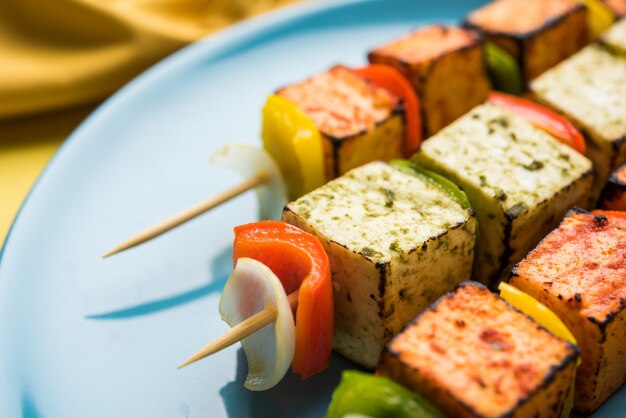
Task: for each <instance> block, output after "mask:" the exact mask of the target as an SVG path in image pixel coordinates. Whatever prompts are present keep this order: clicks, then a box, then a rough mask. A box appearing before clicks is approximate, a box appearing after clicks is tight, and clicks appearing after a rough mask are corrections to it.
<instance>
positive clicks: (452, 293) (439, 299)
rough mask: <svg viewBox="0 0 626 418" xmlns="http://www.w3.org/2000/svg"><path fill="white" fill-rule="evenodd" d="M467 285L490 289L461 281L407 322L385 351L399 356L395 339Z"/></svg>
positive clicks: (386, 346)
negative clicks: (395, 349) (394, 343)
mask: <svg viewBox="0 0 626 418" xmlns="http://www.w3.org/2000/svg"><path fill="white" fill-rule="evenodd" d="M466 286H475V287H478V288H481V289H485V290H487V291H488V289H487V288H486V287H485V286H484V285H482V284H480V283H478V282H470V281H467V282H462V283H459V284H458V285H456V286H455V287H454V289H453V290H451V291H450V292H447V293H444V294H443V295H441V296H440V297H439V298H438V299H437V300H436V301H434V302H433V303H431V304H430V305H429V306H428V307H427V308H426V309H424V310H423V311H422V312H420V313H419V314H418V315H417V316H416V317H415V318H413V320H412V321H411V322H409V323H408V324H406V325H405V326H404V327H402V329H401V330H400V332H398V333H397V334H396V336H395V337H394V338H392V339H391V341H389V342H388V343H387V344H386V345H385V351H386V352H388V353H390V354H391V355H392V356H394V357H398V356H399V355H400V353H396V352H395V351H394V350H393V348H392V345H393V342H394V341H395V339H396V338H398V337H399V336H400V335H402V334H403V333H404V332H406V330H408V329H409V328H411V327H412V326H414V325H415V324H417V323H418V322H419V321H420V319H421V318H422V316H424V315H425V314H426V313H427V312H437V308H438V307H439V304H441V303H443V301H444V300H447V299H450V298H451V297H453V296H454V295H455V293H456V292H457V290H458V289H460V288H462V287H466Z"/></svg>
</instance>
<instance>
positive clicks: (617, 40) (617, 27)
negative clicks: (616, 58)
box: [600, 1, 626, 56]
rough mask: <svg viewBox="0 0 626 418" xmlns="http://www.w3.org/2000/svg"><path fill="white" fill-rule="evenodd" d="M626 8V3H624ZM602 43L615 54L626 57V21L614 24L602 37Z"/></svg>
mask: <svg viewBox="0 0 626 418" xmlns="http://www.w3.org/2000/svg"><path fill="white" fill-rule="evenodd" d="M624 5H625V7H626V1H624ZM600 42H602V43H603V44H604V45H606V46H607V47H608V48H609V49H612V50H613V51H615V53H617V54H619V55H622V56H626V19H622V20H620V21H618V22H617V23H615V24H613V25H612V26H611V27H610V28H608V29H607V30H606V32H604V33H603V34H602V36H601V37H600Z"/></svg>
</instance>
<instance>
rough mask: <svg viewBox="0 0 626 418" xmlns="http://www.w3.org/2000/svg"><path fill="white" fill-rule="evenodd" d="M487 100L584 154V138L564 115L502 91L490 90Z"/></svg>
mask: <svg viewBox="0 0 626 418" xmlns="http://www.w3.org/2000/svg"><path fill="white" fill-rule="evenodd" d="M488 102H490V103H493V104H494V105H496V106H499V107H502V108H504V109H507V110H510V111H511V112H513V113H515V114H516V115H518V116H520V117H522V118H524V119H526V121H528V122H529V123H530V124H532V125H534V126H536V127H537V128H539V129H541V130H543V131H546V132H547V133H549V134H550V135H552V136H553V137H554V138H556V139H557V140H559V141H560V142H562V143H564V144H565V145H568V146H569V147H571V148H573V149H575V150H576V151H578V152H580V153H581V154H585V151H586V148H585V138H584V137H583V136H582V134H581V133H580V132H579V131H578V129H576V128H575V127H574V125H572V123H571V122H570V121H569V120H568V119H567V118H565V117H564V116H561V115H559V114H558V113H556V112H553V111H552V110H550V109H547V108H545V107H543V106H540V105H538V104H537V103H534V102H531V101H530V100H527V99H522V98H520V97H515V96H510V95H508V94H504V93H498V92H491V94H490V95H489V99H488Z"/></svg>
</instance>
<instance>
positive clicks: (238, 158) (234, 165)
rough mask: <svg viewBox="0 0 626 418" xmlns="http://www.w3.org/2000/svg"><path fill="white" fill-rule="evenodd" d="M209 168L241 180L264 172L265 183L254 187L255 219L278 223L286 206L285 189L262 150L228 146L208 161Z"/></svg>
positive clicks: (274, 167) (273, 164)
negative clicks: (226, 171)
mask: <svg viewBox="0 0 626 418" xmlns="http://www.w3.org/2000/svg"><path fill="white" fill-rule="evenodd" d="M210 162H211V163H213V164H218V165H221V166H223V167H227V168H230V169H232V170H234V171H236V172H238V173H240V174H241V175H242V176H244V177H245V178H249V177H252V176H254V175H255V174H257V173H259V172H261V171H265V172H266V173H267V174H268V176H269V177H268V181H267V182H266V183H265V184H262V185H260V186H257V187H256V193H257V197H258V199H259V218H260V219H261V220H266V219H274V220H279V219H280V217H281V214H282V211H283V207H284V206H285V204H287V186H285V182H284V181H283V177H282V175H281V173H280V169H279V168H278V166H277V165H276V163H275V162H274V160H273V159H272V157H271V156H270V155H269V154H268V153H267V152H266V151H265V150H263V149H261V148H258V147H255V146H253V145H249V144H229V145H226V146H224V147H223V148H220V149H219V150H217V151H216V152H215V153H214V154H213V155H212V156H211V159H210Z"/></svg>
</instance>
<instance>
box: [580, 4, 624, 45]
mask: <svg viewBox="0 0 626 418" xmlns="http://www.w3.org/2000/svg"><path fill="white" fill-rule="evenodd" d="M578 2H579V3H582V4H584V5H585V6H586V7H587V27H588V28H589V35H590V36H591V39H592V40H593V39H596V38H598V37H599V36H600V34H601V33H602V32H604V31H605V30H607V29H608V28H609V26H611V25H612V24H613V22H615V14H613V11H612V10H611V9H609V7H608V6H607V5H606V4H604V3H603V2H602V1H600V0H578Z"/></svg>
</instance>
